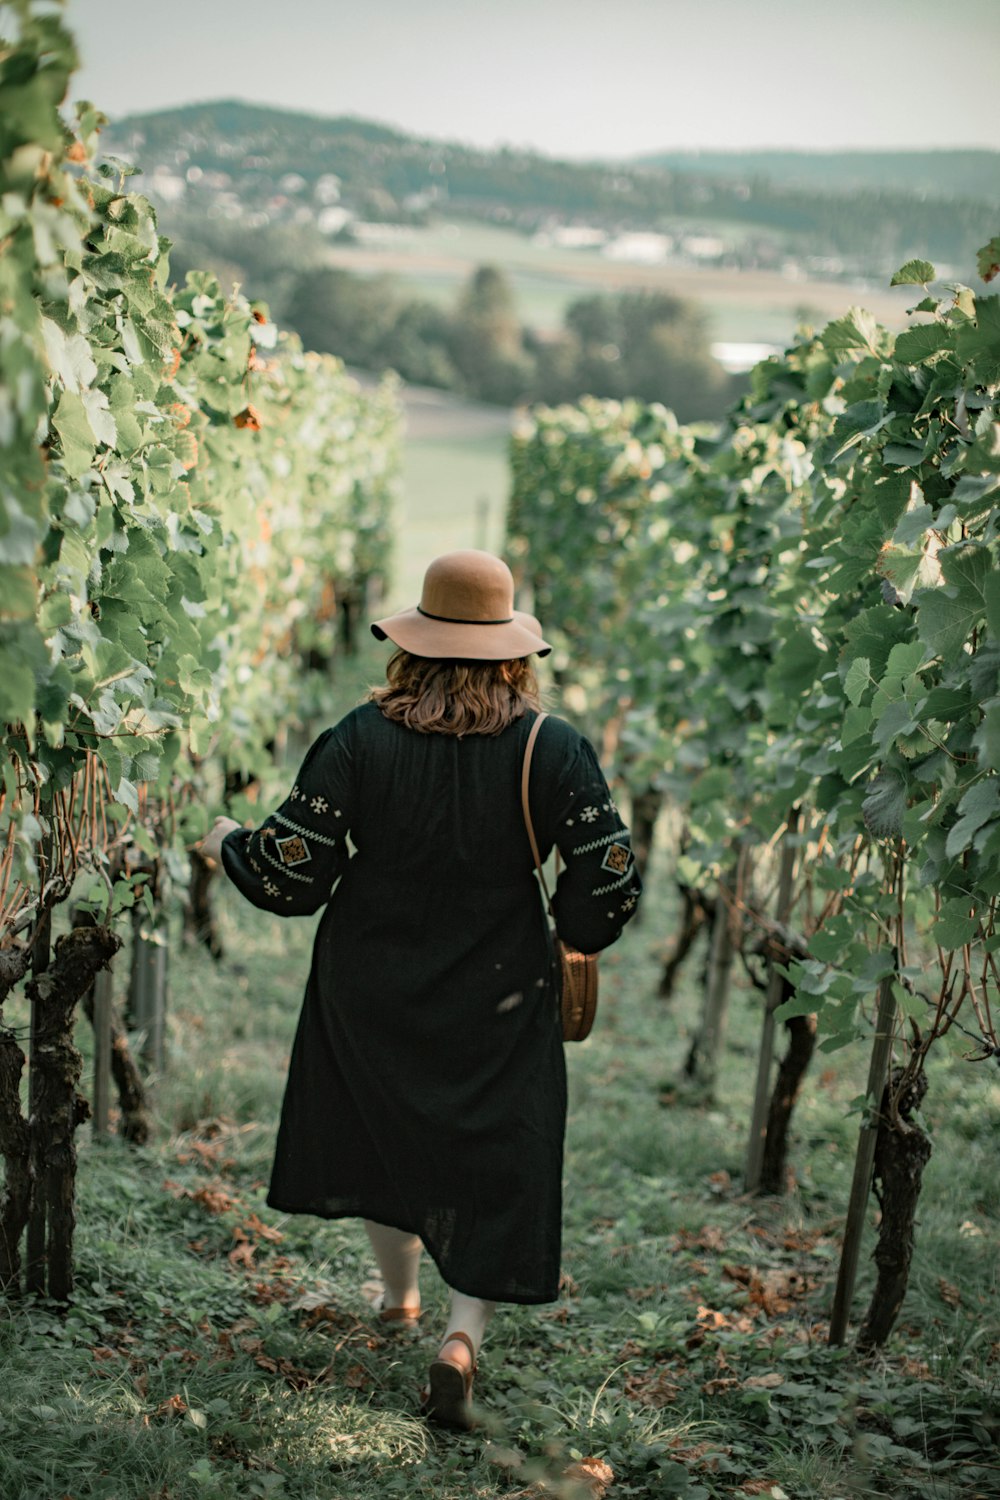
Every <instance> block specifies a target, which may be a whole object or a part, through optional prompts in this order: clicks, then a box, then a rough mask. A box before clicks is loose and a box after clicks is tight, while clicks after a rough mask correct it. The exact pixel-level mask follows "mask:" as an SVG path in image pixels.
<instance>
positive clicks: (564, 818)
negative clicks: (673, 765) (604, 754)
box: [552, 739, 642, 953]
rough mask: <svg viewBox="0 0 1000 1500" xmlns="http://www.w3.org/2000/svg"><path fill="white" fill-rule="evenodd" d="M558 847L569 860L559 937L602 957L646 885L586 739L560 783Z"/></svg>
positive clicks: (561, 883)
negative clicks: (643, 883)
mask: <svg viewBox="0 0 1000 1500" xmlns="http://www.w3.org/2000/svg"><path fill="white" fill-rule="evenodd" d="M555 842H556V845H557V847H558V849H559V852H560V854H561V855H562V857H563V859H564V860H565V869H564V870H563V871H562V873H561V874H560V876H559V879H558V881H557V883H556V889H555V894H554V895H553V898H552V907H553V911H554V913H555V921H556V931H557V932H558V934H559V936H560V937H561V938H562V939H563V941H564V942H566V943H569V944H570V945H571V946H572V947H574V948H579V949H580V951H581V952H582V953H599V952H600V951H601V949H602V948H606V947H608V945H609V944H610V943H613V942H614V941H615V939H616V938H617V937H618V936H619V935H620V934H621V931H622V928H623V927H624V926H625V923H626V922H628V921H629V920H630V918H631V917H632V915H633V914H634V912H635V909H636V905H637V904H638V901H639V897H640V895H641V893H642V881H641V880H640V878H639V871H638V869H637V868H636V863H635V858H634V856H633V854H632V843H631V838H630V835H629V831H628V829H627V828H626V827H625V824H624V823H623V822H622V818H621V814H620V813H619V811H618V808H617V807H616V806H615V803H614V801H613V799H612V796H611V793H610V791H609V790H608V784H607V782H606V781H605V779H604V774H603V772H602V771H601V768H600V765H599V764H598V760H597V756H596V755H595V753H594V750H593V747H592V746H591V744H590V743H589V741H587V740H584V739H581V740H580V741H579V745H578V748H577V751H576V754H575V755H574V756H573V758H572V759H571V762H570V764H569V766H568V767H567V768H566V770H565V771H564V774H563V777H562V778H561V781H560V787H559V799H558V807H557V811H556V823H555Z"/></svg>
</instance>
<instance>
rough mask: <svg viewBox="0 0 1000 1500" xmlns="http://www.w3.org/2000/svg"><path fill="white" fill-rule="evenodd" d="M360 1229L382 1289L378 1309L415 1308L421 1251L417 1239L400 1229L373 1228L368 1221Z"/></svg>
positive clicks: (417, 1297) (418, 1288)
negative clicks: (365, 1238) (369, 1244)
mask: <svg viewBox="0 0 1000 1500" xmlns="http://www.w3.org/2000/svg"><path fill="white" fill-rule="evenodd" d="M364 1226H365V1228H366V1229H367V1231H368V1238H369V1239H370V1240H371V1245H372V1250H373V1251H374V1252H375V1259H376V1261H377V1262H378V1268H379V1272H380V1274H381V1276H382V1284H383V1286H384V1288H385V1291H384V1293H383V1296H382V1306H383V1307H414V1308H416V1307H419V1306H420V1286H419V1283H418V1279H417V1277H418V1273H419V1270H420V1252H421V1250H422V1249H423V1248H424V1247H423V1245H422V1244H421V1242H420V1239H419V1236H417V1235H415V1234H407V1233H406V1231H405V1230H402V1229H392V1228H390V1227H389V1225H388V1224H376V1223H375V1222H374V1220H372V1219H365V1220H364Z"/></svg>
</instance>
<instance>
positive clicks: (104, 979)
mask: <svg viewBox="0 0 1000 1500" xmlns="http://www.w3.org/2000/svg"><path fill="white" fill-rule="evenodd" d="M91 994H92V1004H93V1007H94V1009H93V1015H92V1018H91V1019H92V1021H93V1026H94V1088H93V1097H92V1100H91V1112H92V1116H93V1119H92V1125H91V1129H92V1130H93V1133H94V1135H95V1137H101V1136H106V1135H107V1133H108V1125H109V1117H110V1113H111V1013H112V1004H113V997H114V981H113V980H112V978H111V970H110V969H102V970H101V972H100V973H99V974H98V976H97V978H96V979H95V980H94V984H93V989H92V992H91Z"/></svg>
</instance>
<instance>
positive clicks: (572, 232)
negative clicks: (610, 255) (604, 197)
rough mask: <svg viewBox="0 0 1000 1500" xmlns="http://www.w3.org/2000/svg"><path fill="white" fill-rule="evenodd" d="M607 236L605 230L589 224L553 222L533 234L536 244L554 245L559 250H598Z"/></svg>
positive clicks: (605, 241) (604, 242)
mask: <svg viewBox="0 0 1000 1500" xmlns="http://www.w3.org/2000/svg"><path fill="white" fill-rule="evenodd" d="M607 238H608V236H607V231H606V230H604V229H597V228H595V227H594V226H593V225H591V224H553V225H551V226H550V227H549V228H548V229H540V230H539V231H538V233H537V234H536V235H534V236H533V239H534V243H535V244H536V245H545V246H548V245H555V246H557V247H558V248H559V249H560V250H599V249H600V248H601V246H602V245H604V244H606V243H607Z"/></svg>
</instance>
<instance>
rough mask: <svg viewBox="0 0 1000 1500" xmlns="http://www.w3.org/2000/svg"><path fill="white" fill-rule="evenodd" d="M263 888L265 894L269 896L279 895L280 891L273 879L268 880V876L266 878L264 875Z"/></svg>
mask: <svg viewBox="0 0 1000 1500" xmlns="http://www.w3.org/2000/svg"><path fill="white" fill-rule="evenodd" d="M264 889H265V891H266V892H267V894H268V895H269V896H280V895H281V891H280V890H279V889H278V887H277V886H276V885H275V883H274V881H273V880H268V878H267V876H266V875H265V877H264Z"/></svg>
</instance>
